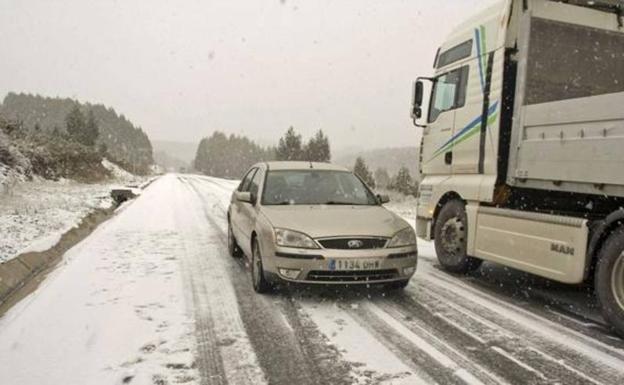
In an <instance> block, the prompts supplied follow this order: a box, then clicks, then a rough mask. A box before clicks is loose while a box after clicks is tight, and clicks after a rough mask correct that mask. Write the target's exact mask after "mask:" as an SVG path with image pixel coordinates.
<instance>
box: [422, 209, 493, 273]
mask: <svg viewBox="0 0 624 385" xmlns="http://www.w3.org/2000/svg"><path fill="white" fill-rule="evenodd" d="M433 232H434V233H433V234H434V238H435V239H434V244H435V250H436V254H437V255H438V261H440V264H441V265H442V267H444V268H445V269H446V270H448V271H450V272H453V273H459V274H465V273H468V272H470V271H474V270H476V269H478V268H479V266H481V262H482V261H481V260H480V259H477V258H474V257H470V256H468V255H467V254H466V249H467V246H466V245H467V240H468V219H467V218H466V208H465V205H464V203H463V202H460V201H458V200H452V201H449V202H447V203H446V204H445V205H444V207H442V210H440V214H438V218H437V219H436V221H435V227H434V229H433Z"/></svg>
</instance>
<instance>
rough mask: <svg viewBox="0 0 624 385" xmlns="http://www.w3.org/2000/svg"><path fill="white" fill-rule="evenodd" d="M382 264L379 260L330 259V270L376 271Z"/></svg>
mask: <svg viewBox="0 0 624 385" xmlns="http://www.w3.org/2000/svg"><path fill="white" fill-rule="evenodd" d="M380 265H381V262H380V261H379V260H378V259H330V260H329V270H375V269H379V266H380Z"/></svg>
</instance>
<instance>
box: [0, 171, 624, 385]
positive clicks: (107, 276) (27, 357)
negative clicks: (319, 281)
mask: <svg viewBox="0 0 624 385" xmlns="http://www.w3.org/2000/svg"><path fill="white" fill-rule="evenodd" d="M236 185H237V182H236V181H224V180H220V179H216V178H207V177H200V176H193V175H178V176H176V175H167V176H165V177H162V178H160V179H158V180H156V181H155V182H154V183H153V184H152V185H150V187H148V188H147V189H146V190H145V191H144V193H143V194H142V195H141V196H140V197H139V198H138V199H137V200H135V201H132V202H130V203H128V204H127V205H125V206H123V207H122V208H121V209H119V210H118V212H117V214H116V215H115V217H113V218H112V219H111V220H110V221H108V222H106V223H104V224H103V225H101V226H100V227H99V228H98V229H97V230H96V231H95V232H94V233H93V234H92V235H91V236H90V237H88V238H87V239H85V240H84V241H83V242H82V243H80V244H79V245H77V246H76V247H74V248H73V249H71V250H70V251H69V252H68V253H67V254H66V255H65V258H64V263H63V264H61V266H60V268H58V269H57V270H56V271H55V272H54V273H53V274H52V275H51V276H50V277H49V278H48V279H47V280H46V281H45V282H44V284H43V285H42V287H40V288H39V290H37V291H36V292H35V293H33V294H32V295H31V296H29V297H27V298H26V299H25V300H23V301H22V302H21V303H19V304H18V305H17V306H16V307H14V308H13V309H11V310H10V311H9V312H8V313H7V315H5V316H4V318H0V368H2V369H3V370H0V384H4V383H10V384H19V385H22V384H24V385H30V384H40V383H46V384H48V383H49V384H67V383H70V384H73V383H76V384H177V383H189V384H199V383H209V384H220V385H221V384H237V385H238V384H263V383H271V384H279V385H287V384H288V385H290V384H295V383H296V384H301V385H313V384H318V383H327V384H341V385H346V384H351V383H355V384H361V385H373V384H386V385H390V384H420V383H439V384H446V383H453V384H462V383H465V384H492V385H494V384H501V383H508V384H515V383H532V384H581V383H583V384H584V383H592V384H598V385H600V384H604V385H607V384H621V383H624V382H623V381H624V369H623V368H624V341H622V340H621V339H619V338H618V337H616V336H614V335H613V334H611V333H609V332H608V330H607V329H606V328H605V327H604V325H603V324H600V323H598V322H593V321H588V320H585V319H583V318H582V317H579V316H578V315H575V314H571V313H569V312H567V310H566V308H564V307H562V306H560V305H558V304H556V303H552V302H546V301H545V300H543V299H542V298H541V297H536V296H533V295H524V294H523V293H522V292H520V294H519V291H518V287H519V286H522V285H520V284H519V283H518V282H519V281H518V279H521V278H522V273H519V272H513V271H507V270H502V269H494V268H492V269H483V268H482V269H481V271H480V272H479V273H477V274H474V275H471V276H467V277H459V276H455V275H451V274H448V273H446V272H444V271H442V270H441V269H440V268H439V267H438V266H437V265H436V262H435V259H434V258H435V253H434V252H433V249H432V247H431V244H430V243H428V242H419V246H420V255H421V260H420V262H419V268H418V272H417V274H416V275H415V276H414V278H413V279H412V280H411V282H410V284H409V286H408V287H407V288H406V289H405V290H404V291H402V292H394V291H388V290H382V289H380V288H370V289H369V288H363V287H360V288H354V287H350V288H344V287H340V286H338V287H335V288H334V287H332V288H331V289H328V288H323V287H309V286H294V287H282V288H280V289H279V290H278V291H276V292H274V293H272V294H267V295H258V294H256V293H254V292H253V289H252V288H251V283H250V274H249V269H248V267H247V266H246V262H245V260H244V259H235V258H232V257H230V256H229V255H228V252H227V245H226V233H227V221H226V208H227V206H228V201H229V198H230V195H231V191H232V190H233V189H234V188H235V187H236ZM386 207H389V208H390V209H392V210H394V211H396V212H398V213H399V214H400V215H402V216H403V217H406V218H407V219H409V222H410V223H413V217H412V216H413V215H414V213H415V211H414V207H415V205H414V204H413V201H412V198H409V197H406V198H405V199H402V198H401V197H396V196H395V197H394V201H393V202H392V203H390V204H389V205H387V206H386ZM553 291H557V290H550V291H549V290H548V289H547V288H545V289H544V290H543V292H544V293H543V294H544V295H545V296H549V297H550V298H551V299H552V296H553V293H552V292H553Z"/></svg>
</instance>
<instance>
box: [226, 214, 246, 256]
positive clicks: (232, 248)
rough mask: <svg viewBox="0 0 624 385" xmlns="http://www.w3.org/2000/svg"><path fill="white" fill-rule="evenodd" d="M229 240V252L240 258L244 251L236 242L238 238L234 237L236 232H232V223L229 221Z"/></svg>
mask: <svg viewBox="0 0 624 385" xmlns="http://www.w3.org/2000/svg"><path fill="white" fill-rule="evenodd" d="M227 237H228V239H227V241H228V252H229V253H230V255H231V256H232V257H234V258H240V257H241V256H242V254H243V253H242V251H241V249H240V247H238V243H237V242H236V238H235V237H234V233H233V232H232V224H231V223H230V221H228V233H227Z"/></svg>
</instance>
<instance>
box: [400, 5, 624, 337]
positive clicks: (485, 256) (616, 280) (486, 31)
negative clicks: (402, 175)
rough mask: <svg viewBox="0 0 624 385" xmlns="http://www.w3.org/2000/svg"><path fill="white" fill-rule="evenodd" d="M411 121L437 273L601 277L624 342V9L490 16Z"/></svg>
mask: <svg viewBox="0 0 624 385" xmlns="http://www.w3.org/2000/svg"><path fill="white" fill-rule="evenodd" d="M425 92H426V93H427V96H426V97H425V96H424V94H425ZM412 118H413V119H414V123H415V124H416V125H417V126H419V127H422V128H423V130H422V143H421V147H420V158H421V159H420V168H421V170H420V171H421V183H420V188H419V195H418V215H417V232H418V235H419V237H422V238H425V239H433V240H434V242H435V249H436V253H437V255H438V259H439V262H440V264H441V265H442V266H443V267H444V268H446V269H447V270H449V271H452V272H455V273H466V272H469V271H471V270H474V269H476V268H478V267H479V265H480V263H481V262H482V261H484V260H486V261H492V262H496V263H500V264H503V265H506V266H510V267H513V268H516V269H519V270H523V271H526V272H529V273H532V274H536V275H539V276H543V277H547V278H550V279H553V280H556V281H560V282H564V283H570V284H579V283H582V282H587V281H590V280H593V281H590V282H593V284H594V288H595V292H596V294H597V298H598V300H599V303H600V306H601V309H602V312H603V315H604V317H605V318H606V320H607V321H608V322H609V323H610V325H612V327H613V329H614V330H615V331H616V332H618V333H619V334H620V335H623V336H624V1H623V0H594V1H580V0H568V1H565V2H558V1H549V0H506V1H502V2H500V3H498V4H496V5H494V6H492V7H491V8H489V9H487V10H485V11H484V12H482V13H480V14H479V15H477V16H476V17H473V18H471V19H469V20H468V21H466V22H465V23H464V24H462V25H461V26H460V27H458V28H456V29H455V31H454V32H453V33H452V34H451V35H450V36H449V37H448V38H447V40H446V41H445V42H444V43H443V44H442V46H441V47H440V49H439V50H438V53H437V55H436V57H435V62H434V75H433V76H432V77H426V78H425V77H421V78H418V80H417V81H416V83H415V87H414V100H413V108H412Z"/></svg>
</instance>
